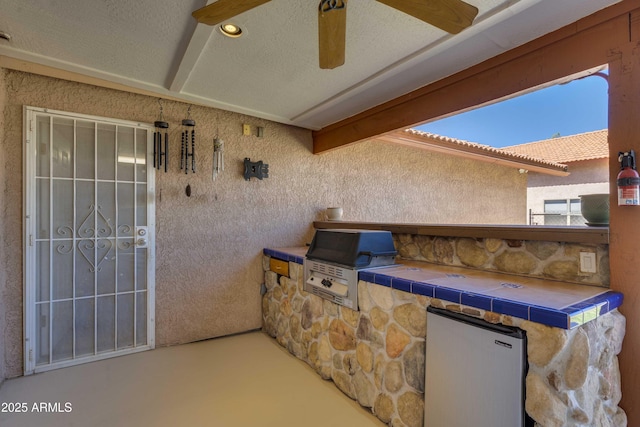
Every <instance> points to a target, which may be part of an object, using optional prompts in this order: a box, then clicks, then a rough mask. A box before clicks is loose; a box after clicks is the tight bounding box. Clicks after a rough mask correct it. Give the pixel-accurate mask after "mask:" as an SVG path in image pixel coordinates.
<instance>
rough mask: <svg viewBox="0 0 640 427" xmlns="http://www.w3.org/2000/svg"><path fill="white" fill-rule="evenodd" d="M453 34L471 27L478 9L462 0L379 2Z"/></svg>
mask: <svg viewBox="0 0 640 427" xmlns="http://www.w3.org/2000/svg"><path fill="white" fill-rule="evenodd" d="M378 1H379V2H380V3H384V4H386V5H387V6H391V7H392V8H394V9H398V10H399V11H401V12H404V13H406V14H408V15H411V16H413V17H415V18H418V19H420V20H422V21H424V22H426V23H428V24H431V25H433V26H434V27H438V28H440V29H441V30H444V31H446V32H448V33H451V34H458V33H459V32H460V31H462V30H464V29H465V28H467V27H470V26H471V24H472V23H473V20H474V19H475V17H476V16H477V15H478V8H477V7H475V6H473V5H471V4H469V3H465V2H464V1H462V0H378Z"/></svg>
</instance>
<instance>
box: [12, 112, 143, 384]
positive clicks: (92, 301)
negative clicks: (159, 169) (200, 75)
mask: <svg viewBox="0 0 640 427" xmlns="http://www.w3.org/2000/svg"><path fill="white" fill-rule="evenodd" d="M24 123H25V135H26V140H25V144H24V146H25V156H24V157H25V191H24V194H25V215H26V218H25V251H24V253H25V258H24V262H25V267H24V274H25V284H26V286H25V322H24V323H25V374H31V373H34V372H39V371H44V370H49V369H54V368H59V367H63V366H69V365H74V364H78V363H84V362H89V361H93V360H97V359H102V358H106V357H112V356H117V355H121V354H126V353H131V352H137V351H141V350H147V349H150V348H153V347H154V280H155V277H154V246H155V225H154V222H155V219H154V218H155V204H154V168H153V167H148V166H149V165H148V162H147V159H149V158H150V157H151V156H150V150H152V148H153V142H152V136H153V127H151V126H150V125H146V124H144V125H143V124H139V123H133V122H126V121H118V120H111V119H105V118H100V117H90V116H82V115H77V114H71V113H65V112H60V111H51V110H44V109H38V108H32V107H25V120H24Z"/></svg>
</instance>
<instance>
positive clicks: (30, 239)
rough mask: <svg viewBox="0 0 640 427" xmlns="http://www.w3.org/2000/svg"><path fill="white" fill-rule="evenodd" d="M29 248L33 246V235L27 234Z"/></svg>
mask: <svg viewBox="0 0 640 427" xmlns="http://www.w3.org/2000/svg"><path fill="white" fill-rule="evenodd" d="M29 246H33V234H29Z"/></svg>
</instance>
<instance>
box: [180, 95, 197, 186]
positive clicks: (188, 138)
mask: <svg viewBox="0 0 640 427" xmlns="http://www.w3.org/2000/svg"><path fill="white" fill-rule="evenodd" d="M189 142H191V151H189ZM189 160H191V162H189ZM189 163H191V164H189ZM183 169H184V173H185V174H188V173H189V169H191V172H192V173H196V121H195V120H192V119H191V106H189V109H188V110H187V118H186V119H184V120H183V121H182V144H181V146H180V170H183Z"/></svg>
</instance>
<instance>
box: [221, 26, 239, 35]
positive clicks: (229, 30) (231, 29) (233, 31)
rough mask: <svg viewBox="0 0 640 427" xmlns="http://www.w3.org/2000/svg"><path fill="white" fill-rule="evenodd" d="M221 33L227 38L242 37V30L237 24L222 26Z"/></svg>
mask: <svg viewBox="0 0 640 427" xmlns="http://www.w3.org/2000/svg"><path fill="white" fill-rule="evenodd" d="M220 31H221V32H222V34H224V35H225V36H227V37H234V38H235V37H240V36H241V35H242V28H240V27H238V26H237V25H236V24H222V25H220Z"/></svg>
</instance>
